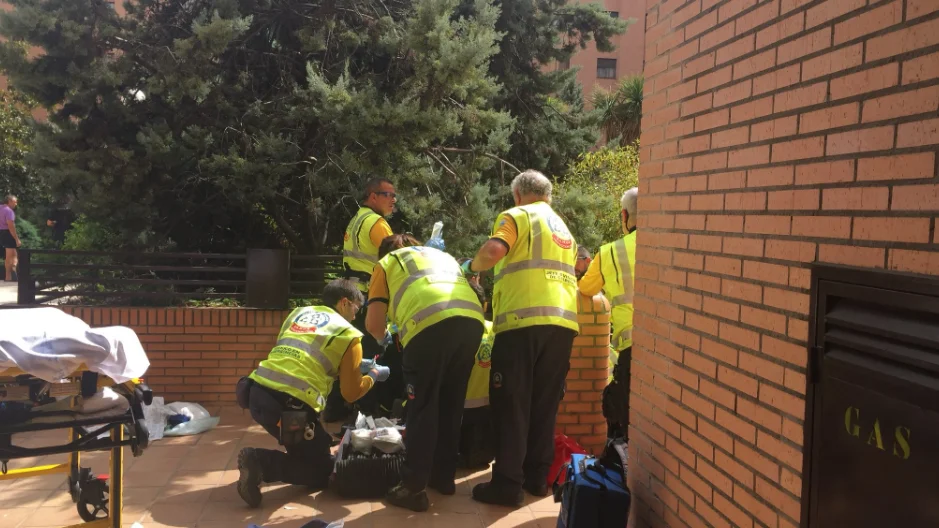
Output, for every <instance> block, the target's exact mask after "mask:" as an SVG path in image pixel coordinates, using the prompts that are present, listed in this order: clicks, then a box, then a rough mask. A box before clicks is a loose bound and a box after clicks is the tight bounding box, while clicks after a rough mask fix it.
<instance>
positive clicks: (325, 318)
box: [235, 279, 389, 508]
mask: <svg viewBox="0 0 939 528" xmlns="http://www.w3.org/2000/svg"><path fill="white" fill-rule="evenodd" d="M322 299H323V305H322V306H305V307H301V308H297V309H295V310H294V311H292V312H291V313H290V315H289V316H288V317H287V320H285V321H284V323H283V325H282V326H281V329H280V334H279V335H278V336H277V344H276V346H275V347H274V348H273V350H271V353H270V354H269V355H268V356H267V359H265V360H264V361H262V362H261V364H260V365H259V366H258V368H257V369H255V370H254V372H252V373H251V374H250V375H249V376H246V377H244V378H242V379H241V381H239V382H238V386H237V388H236V390H235V394H236V396H237V398H238V404H239V405H240V406H241V407H242V408H245V409H249V410H250V412H251V417H252V418H253V419H254V421H256V422H257V423H258V424H260V425H261V426H262V427H264V429H265V430H266V431H267V432H268V433H270V434H271V435H272V436H274V438H277V439H279V440H280V441H281V444H283V445H285V447H286V453H285V452H283V451H279V450H272V449H260V448H253V447H246V448H244V449H242V450H241V451H240V452H239V453H238V471H239V478H238V494H239V495H240V496H241V498H242V499H244V501H245V502H246V503H247V504H248V505H249V506H251V507H252V508H256V507H258V505H260V504H261V483H262V482H286V483H288V484H297V485H304V486H308V487H311V488H314V489H323V488H326V486H327V484H328V480H329V475H330V474H331V473H332V470H333V460H332V457H331V455H330V445H331V438H332V437H331V436H330V435H329V433H328V432H326V430H325V429H324V428H323V426H322V424H321V423H320V420H319V415H320V413H322V412H323V409H324V408H325V406H326V398H327V396H328V395H329V394H330V392H331V391H332V389H333V381H334V380H335V379H336V378H337V377H339V378H341V379H342V380H343V383H342V387H341V391H342V397H343V398H345V399H346V400H347V401H350V402H353V401H355V400H357V399H359V398H361V397H362V396H363V395H364V394H365V393H367V392H368V391H369V390H370V389H371V388H372V386H373V385H374V384H375V383H376V382H378V381H384V380H386V379H388V374H389V370H388V368H387V367H381V366H374V367H372V368H371V369H369V370H367V374H366V375H364V376H363V375H362V373H361V366H362V365H361V364H362V346H361V338H362V333H361V332H359V331H358V330H356V329H355V328H354V327H353V326H352V324H351V323H349V321H351V320H352V319H353V318H355V315H356V313H357V312H358V311H359V309H360V308H361V307H362V305H363V304H364V302H365V298H364V296H363V295H362V292H361V291H360V290H359V289H358V285H357V284H356V283H355V282H353V281H351V280H348V279H336V280H334V281H332V282H330V283H329V284H327V285H326V287H325V288H324V289H323V295H322ZM294 412H299V413H302V414H301V417H302V420H301V426H302V427H301V429H300V431H299V436H300V437H299V438H297V437H296V435H290V434H285V433H290V431H289V430H287V431H285V430H284V429H283V428H282V425H283V421H284V420H285V418H287V417H288V414H287V413H294ZM293 416H296V415H293ZM293 423H295V422H293ZM304 433H306V436H304Z"/></svg>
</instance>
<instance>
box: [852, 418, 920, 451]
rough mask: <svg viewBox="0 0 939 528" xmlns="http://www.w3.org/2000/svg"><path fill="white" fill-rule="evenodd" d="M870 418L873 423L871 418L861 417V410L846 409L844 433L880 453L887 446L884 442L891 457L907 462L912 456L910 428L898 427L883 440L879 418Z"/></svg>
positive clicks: (885, 449)
mask: <svg viewBox="0 0 939 528" xmlns="http://www.w3.org/2000/svg"><path fill="white" fill-rule="evenodd" d="M872 418H873V421H871V417H868V416H865V415H863V414H862V413H861V409H859V408H857V407H848V408H847V409H846V410H845V412H844V428H845V431H847V433H848V435H850V436H853V437H854V438H857V439H858V440H859V441H861V442H864V443H865V444H866V445H868V446H870V447H872V448H874V449H879V450H880V451H884V452H886V451H887V446H886V445H885V444H884V442H885V441H886V442H889V447H890V452H891V454H893V456H895V457H897V458H899V459H900V460H908V459H909V458H910V455H911V454H912V446H911V444H910V436H911V431H910V428H909V427H905V426H902V425H898V426H897V427H895V428H894V429H893V431H892V433H893V434H892V435H890V432H888V436H887V437H886V438H885V437H884V433H883V427H882V426H881V425H880V418H878V417H876V416H875V417H872Z"/></svg>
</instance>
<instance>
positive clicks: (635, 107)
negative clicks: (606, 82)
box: [592, 75, 643, 146]
mask: <svg viewBox="0 0 939 528" xmlns="http://www.w3.org/2000/svg"><path fill="white" fill-rule="evenodd" d="M642 90H643V77H642V75H633V76H630V77H624V78H623V79H622V80H621V81H620V82H619V84H618V85H617V86H616V89H615V90H613V91H607V90H604V89H602V88H599V89H597V91H595V92H594V93H593V96H592V102H593V107H594V108H596V109H597V110H598V111H599V112H600V113H601V115H600V126H601V129H602V130H603V135H604V136H605V137H606V140H607V143H611V144H614V145H619V146H626V145H629V144H631V143H633V142H634V141H637V140H638V139H639V122H640V121H641V120H642Z"/></svg>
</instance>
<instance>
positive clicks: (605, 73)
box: [597, 59, 616, 79]
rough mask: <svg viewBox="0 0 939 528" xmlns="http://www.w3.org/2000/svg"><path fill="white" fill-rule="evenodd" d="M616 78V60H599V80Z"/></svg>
mask: <svg viewBox="0 0 939 528" xmlns="http://www.w3.org/2000/svg"><path fill="white" fill-rule="evenodd" d="M615 78H616V59H597V79H615Z"/></svg>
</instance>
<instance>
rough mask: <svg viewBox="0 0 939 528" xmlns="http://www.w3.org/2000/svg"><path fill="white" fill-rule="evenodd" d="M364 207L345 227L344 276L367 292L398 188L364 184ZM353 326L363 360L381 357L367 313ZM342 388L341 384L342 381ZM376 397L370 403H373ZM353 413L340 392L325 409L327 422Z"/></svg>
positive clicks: (377, 182) (382, 180)
mask: <svg viewBox="0 0 939 528" xmlns="http://www.w3.org/2000/svg"><path fill="white" fill-rule="evenodd" d="M363 194H364V196H363V200H362V204H361V206H360V207H359V210H358V211H357V212H356V213H355V216H353V217H352V220H351V221H349V225H348V226H346V231H345V234H344V235H343V242H342V267H343V270H344V271H343V276H344V277H346V278H348V279H352V280H355V281H358V287H359V290H361V291H362V293H363V294H365V293H367V292H368V283H369V280H370V279H371V276H372V268H374V267H375V264H377V263H378V245H379V244H381V241H382V240H384V239H385V238H386V237H389V236H391V234H392V233H391V226H389V225H388V221H387V220H385V217H388V216H391V214H392V213H393V212H394V208H395V204H396V203H397V201H398V199H397V194H396V193H395V187H394V185H393V184H392V183H391V181H390V180H387V179H385V178H372V179H371V180H369V181H368V182H366V184H365V188H364V192H363ZM352 325H353V326H354V327H355V328H356V329H358V330H359V331H360V332H362V333H363V334H364V335H363V337H362V357H364V358H366V359H372V358H374V357H375V356H377V355H379V354H381V353H382V350H383V348H384V347H383V345H386V344H387V343H381V344H380V343H378V342H376V341H375V339H373V338H372V336H371V335H370V334H368V332H366V330H365V310H362V311H361V312H360V313H359V315H358V316H357V317H356V318H355V320H353V321H352ZM339 385H340V386H342V380H340V381H339ZM374 396H375V395H374V394H373V395H370V396H369V398H367V399H373V398H374ZM349 412H351V408H350V406H348V405H346V404H345V403H344V402H343V401H342V398H341V397H339V392H338V391H337V392H335V393H333V396H332V397H331V398H330V399H329V401H328V402H327V406H326V412H325V413H324V416H323V418H324V420H325V421H327V422H336V421H341V420H342V419H343V418H345V417H346V416H347V415H348V414H349Z"/></svg>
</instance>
